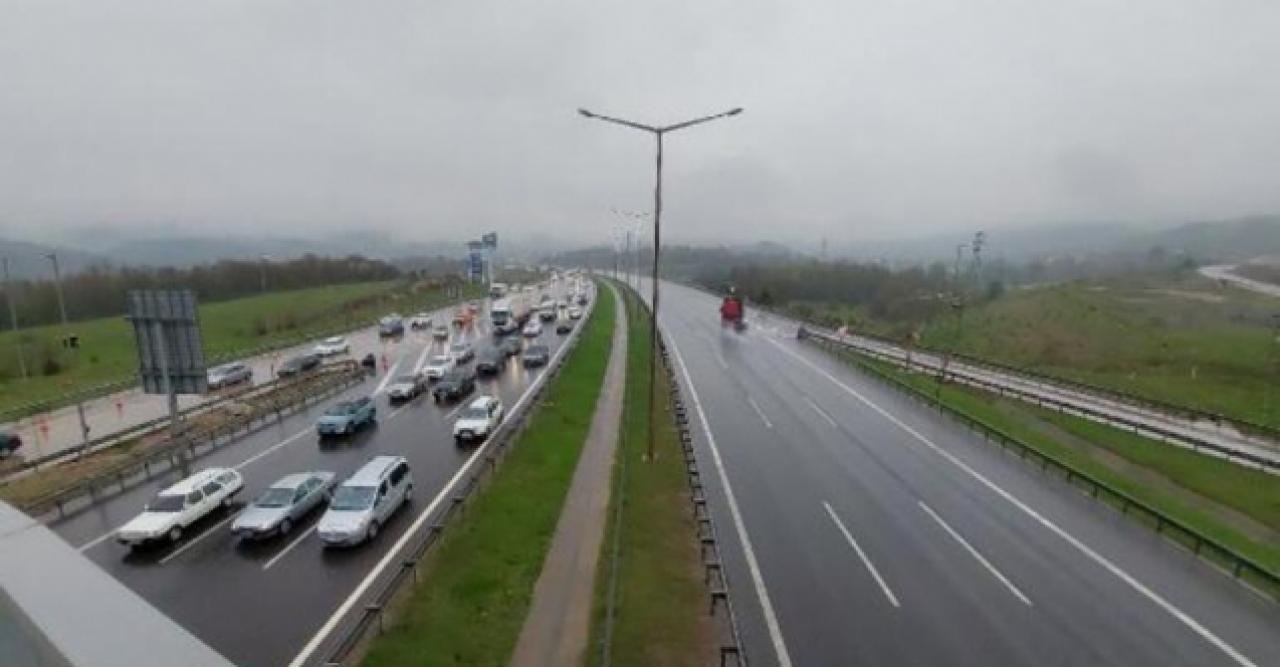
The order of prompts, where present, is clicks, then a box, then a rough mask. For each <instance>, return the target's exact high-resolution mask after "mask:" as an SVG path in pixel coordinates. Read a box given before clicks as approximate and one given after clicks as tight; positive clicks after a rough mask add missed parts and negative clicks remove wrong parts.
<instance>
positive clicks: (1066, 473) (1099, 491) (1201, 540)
mask: <svg viewBox="0 0 1280 667" xmlns="http://www.w3.org/2000/svg"><path fill="white" fill-rule="evenodd" d="M802 338H804V337H803V336H802ZM808 339H809V340H813V341H816V343H817V344H819V345H824V344H825V347H827V348H828V349H834V351H835V352H836V354H837V355H840V354H841V353H843V356H845V357H846V358H847V359H849V360H850V361H851V362H852V363H855V364H857V365H858V366H859V367H860V368H863V369H866V370H868V371H870V372H871V373H873V374H874V375H875V376H876V377H879V378H880V379H882V380H884V381H886V382H888V383H889V384H890V385H891V386H893V387H895V388H897V389H898V390H900V391H902V392H904V393H906V394H908V395H910V396H913V397H915V398H916V399H917V400H923V401H924V402H925V403H928V404H931V405H934V406H937V407H938V408H939V409H945V410H946V411H947V412H948V413H950V414H951V415H952V416H953V417H954V418H956V419H958V420H960V421H961V422H963V423H965V425H967V426H968V427H969V428H970V429H972V430H974V431H977V432H978V433H980V434H982V436H983V438H984V439H985V440H988V441H994V442H996V443H998V444H999V445H1000V446H1001V447H1002V448H1005V449H1010V448H1012V449H1013V450H1015V451H1016V452H1017V453H1018V455H1019V456H1020V457H1021V458H1022V459H1024V460H1026V459H1031V460H1034V461H1038V463H1039V467H1040V469H1041V470H1044V471H1048V470H1049V469H1052V470H1054V471H1056V472H1058V473H1059V474H1061V475H1062V476H1063V479H1064V480H1065V481H1066V482H1067V484H1069V485H1072V486H1074V487H1083V489H1084V490H1085V491H1087V492H1088V493H1089V495H1090V496H1092V497H1093V498H1096V499H1099V500H1101V501H1103V502H1105V503H1107V504H1110V505H1112V506H1118V507H1119V509H1120V512H1121V513H1122V514H1125V515H1131V516H1135V517H1136V518H1138V519H1139V520H1141V519H1143V518H1145V519H1146V523H1148V524H1150V525H1152V527H1153V528H1154V530H1155V531H1156V533H1158V534H1161V535H1163V536H1165V537H1166V538H1168V539H1169V540H1171V541H1173V542H1174V543H1176V544H1180V545H1182V546H1184V547H1186V548H1187V549H1189V550H1190V551H1191V552H1192V553H1194V554H1195V555H1197V556H1199V557H1200V558H1202V559H1204V560H1206V561H1208V562H1210V563H1213V564H1215V565H1219V566H1221V567H1222V569H1223V570H1225V571H1226V572H1227V573H1229V574H1230V575H1231V576H1232V577H1233V578H1235V579H1237V580H1240V581H1243V582H1246V583H1249V584H1251V585H1252V586H1253V587H1254V588H1256V589H1257V590H1259V591H1261V592H1262V593H1264V594H1265V595H1267V596H1268V597H1270V598H1272V599H1273V600H1276V601H1280V573H1276V572H1273V571H1271V570H1269V569H1268V568H1267V567H1265V566H1263V565H1261V564H1260V563H1258V562H1257V561H1254V560H1252V559H1250V558H1249V557H1247V556H1244V555H1242V554H1240V553H1238V552H1237V551H1235V550H1234V549H1232V548H1231V547H1229V546H1227V545H1225V544H1223V543H1221V542H1219V541H1217V540H1215V539H1214V538H1212V537H1209V536H1207V535H1205V534H1203V533H1201V532H1200V531H1199V530H1197V529H1195V528H1193V527H1191V526H1189V525H1187V524H1185V523H1183V522H1182V521H1180V520H1178V519H1176V518H1174V517H1171V516H1169V515H1168V514H1166V513H1164V512H1163V511H1161V510H1160V509H1158V508H1156V507H1153V506H1151V505H1149V504H1147V503H1146V502H1144V501H1142V500H1139V499H1137V498H1135V497H1133V496H1131V495H1129V494H1128V493H1126V492H1124V491H1121V490H1120V489H1117V488H1115V487H1113V486H1111V485H1109V484H1107V483H1106V482H1104V481H1102V480H1100V479H1098V478H1096V477H1094V476H1092V475H1090V474H1089V473H1087V472H1084V471H1081V470H1078V469H1076V468H1074V467H1072V466H1071V465H1070V464H1069V463H1067V462H1065V461H1062V460H1061V459H1058V458H1057V457H1054V456H1053V455H1051V454H1046V453H1044V452H1042V451H1040V450H1039V449H1036V448H1035V446H1033V445H1031V444H1029V443H1027V442H1024V441H1023V440H1021V439H1019V438H1018V437H1017V436H1014V435H1012V434H1009V433H1007V432H1005V431H1004V430H1002V429H1000V428H998V427H995V426H992V425H990V424H988V423H986V422H985V421H984V420H982V419H980V418H978V417H975V416H973V415H970V414H969V413H967V412H965V411H964V410H961V409H960V408H957V407H955V406H952V405H949V404H947V403H946V402H945V401H940V400H939V399H938V398H937V397H936V396H932V395H930V393H929V392H927V391H925V390H922V389H920V388H918V387H915V386H912V385H910V384H908V383H906V382H903V381H902V380H901V379H899V378H897V377H894V376H893V375H890V374H888V373H886V372H884V371H883V370H882V369H881V368H878V367H877V366H875V365H874V364H871V363H867V362H866V361H864V360H862V359H861V358H859V357H857V356H854V355H853V354H850V350H849V349H848V348H845V347H843V346H840V345H838V344H836V343H832V342H830V341H827V340H825V339H823V338H818V337H813V336H808Z"/></svg>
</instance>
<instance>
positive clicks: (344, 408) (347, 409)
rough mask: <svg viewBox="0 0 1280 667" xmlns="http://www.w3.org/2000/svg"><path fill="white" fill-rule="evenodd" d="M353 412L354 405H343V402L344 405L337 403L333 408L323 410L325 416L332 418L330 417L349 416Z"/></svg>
mask: <svg viewBox="0 0 1280 667" xmlns="http://www.w3.org/2000/svg"><path fill="white" fill-rule="evenodd" d="M353 410H355V404H354V403H345V402H344V403H339V404H337V405H335V406H333V407H331V408H329V409H328V410H325V411H324V413H325V414H326V415H329V416H332V417H339V416H342V415H347V414H350V413H351V412H352V411H353Z"/></svg>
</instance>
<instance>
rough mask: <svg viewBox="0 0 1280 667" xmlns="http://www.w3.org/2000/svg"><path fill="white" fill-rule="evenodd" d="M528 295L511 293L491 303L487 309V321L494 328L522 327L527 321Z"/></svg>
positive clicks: (528, 309)
mask: <svg viewBox="0 0 1280 667" xmlns="http://www.w3.org/2000/svg"><path fill="white" fill-rule="evenodd" d="M529 313H530V307H529V295H528V294H525V293H523V292H513V293H511V294H509V295H508V296H506V297H505V298H502V299H498V300H496V301H494V302H493V305H492V306H491V307H490V308H489V321H490V322H491V323H492V324H493V326H495V327H501V326H506V325H508V324H514V325H515V326H517V327H520V326H524V323H525V322H527V321H528V320H529Z"/></svg>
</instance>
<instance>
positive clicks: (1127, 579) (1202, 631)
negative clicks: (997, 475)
mask: <svg viewBox="0 0 1280 667" xmlns="http://www.w3.org/2000/svg"><path fill="white" fill-rule="evenodd" d="M769 342H770V343H773V344H774V345H777V346H778V349H780V350H782V351H783V352H785V353H787V354H789V355H791V356H793V357H795V358H796V359H798V360H799V361H800V362H801V363H803V364H804V365H806V366H808V367H809V368H811V369H813V370H814V371H815V372H816V373H818V374H819V375H821V376H823V377H825V378H827V379H828V380H830V381H831V382H832V383H834V384H835V385H836V386H838V387H840V388H841V389H843V390H845V392H847V393H848V394H849V395H850V396H853V397H854V398H856V399H858V400H859V401H860V402H862V403H863V404H864V405H866V406H867V407H869V408H871V409H872V410H874V411H876V412H877V413H878V414H880V416H882V417H884V418H885V419H888V420H889V421H890V422H892V423H893V424H894V425H896V426H897V427H898V428H900V429H902V430H903V431H905V432H907V433H908V434H909V435H911V436H912V437H913V438H915V439H916V440H918V441H919V442H920V443H921V444H923V445H924V446H926V447H928V448H929V449H932V450H933V451H934V452H936V453H937V454H938V455H939V456H941V457H942V458H944V459H946V460H947V461H948V462H950V463H951V464H952V465H954V466H956V467H957V468H959V469H961V470H963V471H964V472H965V473H967V474H968V475H969V476H970V477H973V478H974V479H976V480H978V482H979V483H981V484H982V485H983V486H985V487H987V488H988V489H990V490H991V491H993V492H994V493H996V495H999V496H1000V497H1001V498H1004V499H1005V500H1006V501H1008V502H1009V503H1010V504H1012V505H1013V506H1014V507H1017V508H1018V509H1019V510H1021V511H1022V512H1023V513H1024V514H1026V515H1027V516H1029V517H1031V518H1032V519H1034V520H1035V521H1036V522H1037V523H1039V524H1040V525H1041V526H1044V527H1045V528H1046V529H1048V530H1049V531H1050V532H1052V533H1053V534H1055V535H1057V536H1058V537H1060V538H1062V539H1063V540H1064V541H1066V542H1067V543H1068V544H1070V545H1071V546H1073V547H1075V549H1076V550H1077V551H1079V552H1080V553H1082V554H1084V555H1085V556H1086V557H1087V558H1089V559H1090V560H1092V561H1093V562H1095V563H1097V564H1098V565H1100V566H1102V567H1103V568H1104V569H1105V570H1107V571H1108V572H1110V573H1111V574H1113V575H1115V576H1116V578H1118V579H1120V580H1121V581H1123V582H1124V583H1126V584H1128V585H1129V587H1130V588H1132V589H1133V590H1135V591H1137V592H1138V593H1139V594H1141V595H1142V596H1143V597H1145V598H1147V599H1148V600H1150V601H1151V602H1153V603H1155V604H1156V606H1158V607H1160V608H1161V609H1163V610H1164V611H1165V612H1167V613H1168V614H1169V615H1170V616H1173V617H1174V618H1175V619H1177V620H1178V621H1179V622H1181V623H1182V624H1183V625H1185V626H1187V627H1188V628H1190V629H1191V630H1192V631H1193V632H1195V633H1196V634H1198V635H1200V636H1201V637H1202V638H1204V639H1205V641H1207V642H1209V643H1210V644H1213V645H1214V646H1215V647H1217V648H1218V649H1219V650H1220V651H1222V652H1223V653H1225V654H1227V656H1229V657H1230V658H1231V659H1232V660H1234V661H1235V662H1236V664H1238V665H1241V667H1256V665H1255V663H1254V662H1253V661H1252V660H1250V659H1249V658H1247V657H1245V655H1244V654H1242V653H1240V651H1238V650H1236V648H1235V647H1233V646H1231V645H1230V644H1228V643H1227V642H1225V641H1223V640H1222V639H1221V638H1220V637H1218V636H1217V635H1215V634H1214V633H1213V632H1212V631H1211V630H1209V629H1208V628H1206V627H1204V626H1203V625H1201V624H1200V622H1199V621H1197V620H1196V619H1194V618H1192V617H1191V615H1190V614H1187V613H1186V612H1184V611H1182V610H1181V609H1180V608H1178V607H1176V606H1174V604H1173V603H1171V602H1169V601H1168V600H1166V599H1164V597H1162V596H1161V595H1160V594H1159V593H1156V592H1155V591H1153V590H1151V589H1150V588H1147V586H1146V585H1145V584H1143V583H1142V582H1140V581H1138V580H1137V579H1135V578H1134V577H1133V575H1131V574H1129V573H1128V572H1126V571H1124V570H1123V569H1121V568H1120V566H1118V565H1116V564H1115V563H1112V562H1111V561H1110V560H1108V559H1107V558H1106V557H1104V556H1103V555H1101V554H1099V553H1098V552H1096V551H1094V550H1093V549H1092V548H1090V547H1089V546H1088V545H1086V544H1085V543H1084V542H1081V541H1080V540H1078V539H1076V537H1075V536H1074V535H1072V534H1070V533H1068V532H1067V531H1066V530H1063V529H1062V528H1061V527H1059V526H1058V524H1056V523H1054V522H1052V521H1050V520H1048V519H1046V518H1045V517H1044V516H1041V514H1040V513H1039V512H1037V511H1035V510H1034V509H1032V508H1031V507H1030V506H1028V505H1027V504H1026V503H1024V502H1022V501H1021V500H1019V499H1018V498H1016V497H1015V496H1014V495H1013V494H1011V493H1009V492H1008V491H1005V490H1004V489H1003V488H1001V487H999V486H997V485H996V483H995V482H992V481H991V480H989V479H987V478H986V477H985V476H983V475H982V473H980V472H978V471H977V470H974V469H973V468H971V467H969V465H968V464H967V463H965V462H964V461H961V460H960V459H959V458H957V457H956V456H955V455H953V454H951V453H950V452H948V451H946V450H945V449H943V448H942V447H939V446H938V445H937V444H935V443H934V442H933V441H932V440H929V439H928V438H926V437H924V436H923V435H921V434H920V433H919V432H918V431H916V430H915V429H913V428H911V427H910V426H907V425H906V424H905V423H903V422H902V420H900V419H898V418H897V417H895V416H893V414H891V413H890V412H889V411H888V410H885V409H884V408H882V407H880V406H879V405H876V404H875V403H874V402H872V401H871V399H868V398H867V397H865V396H863V395H862V394H860V393H858V392H857V391H856V390H855V389H853V388H852V387H850V386H848V385H846V384H845V383H843V382H841V381H840V380H839V379H838V378H836V377H835V376H834V375H832V374H830V373H828V372H827V371H826V370H823V369H822V368H820V367H818V365H817V364H814V363H813V362H811V361H809V360H808V359H806V358H805V357H803V356H801V355H799V354H797V353H795V352H793V351H791V350H788V349H787V348H786V347H784V346H783V345H782V344H780V343H778V342H777V341H773V340H770V341H769Z"/></svg>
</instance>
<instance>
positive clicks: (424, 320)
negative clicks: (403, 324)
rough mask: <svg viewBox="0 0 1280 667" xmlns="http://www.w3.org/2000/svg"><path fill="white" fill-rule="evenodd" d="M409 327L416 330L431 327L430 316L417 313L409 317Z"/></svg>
mask: <svg viewBox="0 0 1280 667" xmlns="http://www.w3.org/2000/svg"><path fill="white" fill-rule="evenodd" d="M409 328H410V329H412V330H414V331H418V330H420V329H430V328H431V316H430V315H428V314H426V313H417V314H415V315H414V316H413V317H410V318H409Z"/></svg>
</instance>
